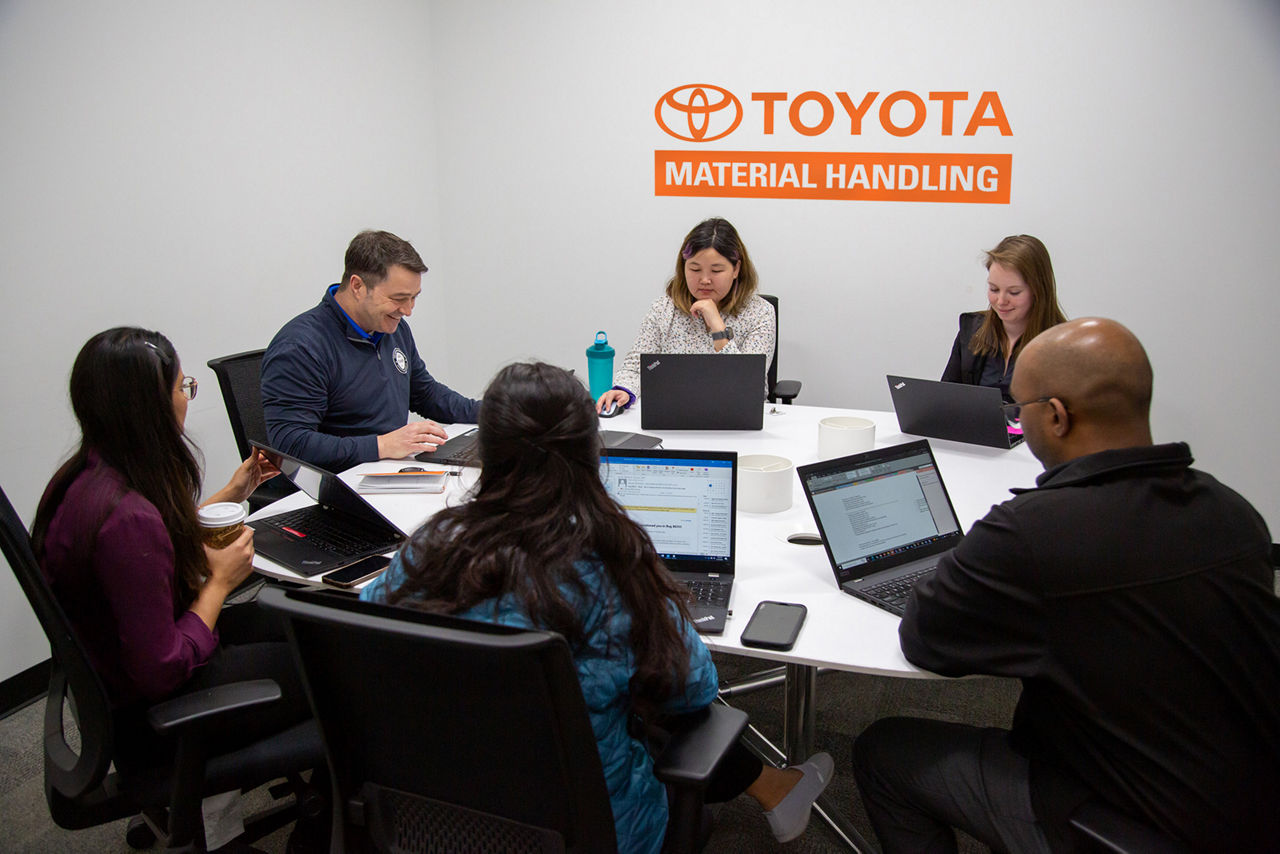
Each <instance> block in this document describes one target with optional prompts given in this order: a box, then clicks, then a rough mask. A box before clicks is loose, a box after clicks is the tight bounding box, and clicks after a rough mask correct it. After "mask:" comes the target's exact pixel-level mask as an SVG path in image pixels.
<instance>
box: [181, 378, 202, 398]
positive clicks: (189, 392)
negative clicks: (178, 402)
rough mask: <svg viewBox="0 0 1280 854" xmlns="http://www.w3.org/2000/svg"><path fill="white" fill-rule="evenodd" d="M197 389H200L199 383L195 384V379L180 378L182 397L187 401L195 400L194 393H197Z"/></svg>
mask: <svg viewBox="0 0 1280 854" xmlns="http://www.w3.org/2000/svg"><path fill="white" fill-rule="evenodd" d="M199 388H200V383H198V382H196V378H195V377H183V378H182V395H183V397H185V398H186V399H187V400H195V399H196V391H198V390H199Z"/></svg>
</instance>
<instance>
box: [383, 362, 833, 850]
mask: <svg viewBox="0 0 1280 854" xmlns="http://www.w3.org/2000/svg"><path fill="white" fill-rule="evenodd" d="M598 430H599V422H598V420H597V417H596V412H595V407H594V404H593V402H592V400H591V397H590V395H589V394H588V392H587V390H586V389H585V388H584V387H583V386H582V384H581V383H580V382H578V380H577V379H575V378H574V377H573V376H572V375H570V374H569V373H568V372H567V371H564V370H562V369H560V368H556V367H553V366H551V365H545V364H514V365H510V366H508V367H506V368H504V369H503V370H502V371H501V372H499V374H498V375H497V377H495V378H494V380H493V382H492V383H490V385H489V388H488V389H487V390H486V391H485V393H484V406H482V407H481V408H480V458H481V461H482V463H483V467H482V468H481V472H480V479H479V482H478V483H477V485H476V489H475V493H474V495H473V496H472V497H471V498H470V500H468V501H467V502H465V503H463V504H461V505H459V506H456V507H449V508H446V509H444V510H442V511H440V512H439V513H437V514H436V515H434V516H433V517H431V518H430V519H429V520H428V521H427V522H426V523H425V524H424V525H423V526H422V527H421V528H419V529H418V531H417V532H415V533H414V535H413V536H412V537H411V538H410V540H409V542H408V543H407V544H406V546H405V548H404V549H403V550H402V551H401V553H400V554H399V555H397V556H396V558H395V560H394V561H393V562H392V564H391V566H390V567H389V568H388V570H387V572H386V573H384V574H383V575H382V576H381V577H380V578H379V579H378V580H377V581H375V582H374V583H372V584H370V585H369V586H368V587H367V588H366V589H365V590H364V591H363V592H362V594H361V596H362V598H365V599H372V600H374V601H385V602H390V603H392V604H402V605H408V606H412V607H417V608H422V609H424V610H428V611H435V612H439V613H447V614H457V615H460V616H463V617H467V618H470V619H475V620H484V621H488V622H495V623H504V624H507V625H513V626H520V627H526V628H539V629H550V630H552V631H556V632H559V633H560V634H562V635H564V637H565V638H566V639H567V640H568V642H569V646H570V648H571V649H572V650H573V656H574V661H575V664H576V666H577V670H578V679H579V681H580V682H581V684H582V694H583V698H584V700H585V701H586V705H587V710H588V712H589V714H590V717H591V725H592V728H593V730H594V731H595V735H596V740H597V742H598V744H599V748H600V759H601V763H602V765H603V766H604V773H605V781H606V784H607V787H608V790H609V798H610V801H611V803H612V806H613V816H614V827H615V829H616V832H617V837H618V848H619V850H620V851H635V852H657V851H658V850H659V849H660V848H661V846H662V838H663V834H664V832H665V830H666V825H667V799H666V793H665V791H664V789H663V787H662V784H661V783H659V782H658V780H657V779H656V778H655V777H654V776H653V761H652V759H651V758H650V756H649V753H648V751H647V750H646V749H645V745H644V743H643V742H642V741H640V740H639V739H637V738H636V737H634V736H633V735H632V734H631V728H629V726H628V724H629V722H630V721H631V718H632V716H637V717H639V718H640V719H642V720H645V721H650V722H653V721H658V720H660V719H661V718H662V716H664V715H670V714H679V713H682V712H688V711H693V710H695V709H700V708H703V707H704V706H707V705H708V704H710V703H711V701H712V700H714V699H715V696H716V685H717V676H716V669H715V665H714V664H713V663H712V661H711V655H710V653H709V652H708V651H707V648H706V646H705V645H704V644H703V643H702V640H701V639H700V638H699V637H698V635H697V633H696V632H695V631H694V630H693V627H692V625H691V623H690V622H689V619H688V614H687V612H686V609H685V605H684V593H683V588H682V587H681V586H679V585H678V583H677V582H676V581H675V580H674V579H672V577H671V575H670V574H669V573H668V572H667V570H666V568H665V566H663V564H662V561H661V559H660V558H659V557H658V556H657V554H656V553H655V551H654V548H653V544H652V542H651V541H650V540H649V537H648V535H647V534H646V533H645V531H644V529H642V528H641V527H640V526H639V525H637V524H636V523H635V522H633V521H632V520H631V519H630V518H628V517H627V515H626V513H625V512H624V511H623V510H622V508H621V507H619V506H618V504H617V503H616V502H615V501H614V500H613V499H612V498H611V497H610V496H609V494H608V493H607V492H606V491H605V488H604V483H603V481H602V480H601V478H600V470H599V466H600V462H599V436H598ZM831 773H832V761H831V757H829V756H827V755H826V754H817V755H815V756H814V757H813V758H811V759H810V760H809V761H808V762H806V763H805V764H804V765H800V766H797V767H792V768H781V769H779V768H772V767H767V766H764V765H763V764H762V763H761V762H760V760H759V759H757V758H756V757H754V756H753V755H752V754H751V753H750V752H749V751H747V749H746V748H745V747H743V746H742V745H741V744H739V745H737V746H736V747H735V748H734V750H732V751H731V753H730V754H729V756H727V757H726V758H725V760H724V762H722V763H721V767H720V768H719V769H717V772H716V776H715V778H714V779H713V780H712V782H711V785H710V787H709V789H708V793H707V800H708V801H715V800H728V799H730V798H733V797H736V796H737V795H739V794H741V793H743V792H746V793H747V794H749V795H751V796H752V797H754V798H755V799H756V800H757V801H759V802H760V804H761V806H762V807H763V808H764V809H765V810H766V816H767V817H768V819H769V823H770V827H771V828H772V830H773V832H774V835H775V836H777V837H778V838H779V839H780V840H782V841H786V840H789V839H794V838H795V837H797V836H799V835H800V834H801V833H802V832H803V831H804V828H805V825H806V824H807V822H808V819H809V812H810V807H811V805H812V804H813V801H814V799H815V798H816V797H817V796H818V794H819V793H821V791H822V789H823V788H824V787H825V786H826V784H827V782H828V781H829V780H830V779H831Z"/></svg>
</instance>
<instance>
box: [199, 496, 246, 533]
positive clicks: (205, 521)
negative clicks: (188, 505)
mask: <svg viewBox="0 0 1280 854" xmlns="http://www.w3.org/2000/svg"><path fill="white" fill-rule="evenodd" d="M196 516H197V518H199V520H200V525H201V526H202V527H205V528H225V527H227V526H228V525H235V524H237V523H239V522H243V521H244V520H245V518H246V517H247V516H248V514H246V513H245V512H244V508H243V507H241V506H240V505H239V504H234V503H232V502H230V501H219V502H217V503H214V504H206V505H205V506H203V507H201V508H200V509H199V510H198V511H196Z"/></svg>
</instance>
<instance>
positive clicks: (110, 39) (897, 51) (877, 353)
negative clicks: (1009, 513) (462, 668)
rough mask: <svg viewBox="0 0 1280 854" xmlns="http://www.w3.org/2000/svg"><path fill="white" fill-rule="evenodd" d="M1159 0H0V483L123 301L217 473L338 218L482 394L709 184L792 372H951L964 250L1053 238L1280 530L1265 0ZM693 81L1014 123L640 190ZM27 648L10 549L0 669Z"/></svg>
mask: <svg viewBox="0 0 1280 854" xmlns="http://www.w3.org/2000/svg"><path fill="white" fill-rule="evenodd" d="M1173 5H1174V4H1166V3H1162V2H1159V0H1134V1H1133V2H1129V3H1126V4H1102V3H1080V4H1074V5H1072V6H1070V7H1062V8H1058V7H1040V6H1036V5H1031V4H1026V3H1015V2H1010V1H1006V2H989V3H981V4H965V3H954V2H944V0H921V2H917V3H912V4H884V3H870V2H816V0H795V2H791V3H787V4H776V3H761V2H732V3H730V2H711V3H707V2H704V3H699V4H686V3H673V2H654V3H645V4H627V5H623V4H608V5H602V4H597V3H591V2H586V0H560V2H545V3H509V2H499V0H471V2H466V3H463V2H453V0H436V2H434V3H429V4H424V3H420V2H411V0H405V2H387V0H379V2H368V3H363V4H355V3H349V4H348V3H338V2H328V3H302V2H275V3H270V2H267V3H253V4H249V3H238V4H236V3H232V4H217V5H213V6H208V5H205V4H195V3H181V2H179V3H175V2H164V0H154V2H134V3H130V4H113V5H112V6H111V7H99V6H95V5H93V4H79V3H71V2H65V1H64V2H52V3H48V2H37V0H9V2H4V0H0V80H3V81H4V84H3V85H0V126H3V127H4V128H5V135H4V137H3V140H2V141H0V154H2V155H3V156H2V157H0V187H2V188H3V190H4V198H5V204H4V205H3V206H2V207H0V273H2V274H3V281H5V282H6V285H5V288H6V290H5V295H6V301H5V302H6V307H5V311H4V313H3V320H0V323H3V333H4V334H3V336H2V337H0V356H2V357H3V359H4V363H5V366H6V369H5V371H4V373H3V377H4V379H3V380H2V382H3V383H4V387H3V390H4V399H5V400H6V401H9V405H8V406H6V407H5V408H4V409H3V411H2V412H0V425H2V427H0V430H2V433H0V435H2V436H3V447H2V448H0V485H2V486H3V487H4V488H5V491H6V493H7V494H8V495H9V497H10V498H11V500H13V502H14V504H15V506H16V507H17V508H18V510H19V512H20V513H21V514H22V515H23V517H24V518H25V519H27V520H28V521H29V520H30V519H31V517H32V515H33V514H34V510H35V504H36V501H37V499H38V497H39V493H40V490H41V489H42V487H43V485H44V483H45V481H46V480H47V478H48V476H49V474H50V473H51V472H52V470H53V469H54V467H55V466H56V464H57V462H58V461H59V460H60V459H61V458H62V456H63V455H65V453H66V452H67V451H68V450H69V449H70V447H71V445H72V442H73V441H74V437H75V429H74V423H73V421H72V419H71V416H70V412H69V407H68V406H67V403H66V391H65V389H66V377H67V373H68V370H69V368H70V364H71V361H72V359H73V358H74V355H75V353H76V351H77V349H78V348H79V347H80V345H81V344H82V343H83V342H84V340H85V339H86V338H88V337H89V336H90V335H91V334H93V333H94V332H97V331H99V330H101V329H104V328H106V327H108V326H112V325H116V324H121V323H130V324H138V325H142V326H148V327H153V328H159V329H161V330H163V331H165V332H166V334H168V335H169V336H170V337H171V338H172V339H173V340H174V343H175V345H176V346H177V348H178V350H179V353H180V354H181V356H182V357H183V361H184V366H185V367H186V369H187V372H188V373H191V374H194V375H195V376H197V377H198V378H199V379H200V380H201V382H202V383H203V386H204V388H203V391H202V393H201V396H200V397H199V398H198V399H197V400H196V402H195V403H194V404H193V405H192V408H191V410H190V414H189V416H188V424H189V428H190V430H191V432H192V434H193V435H194V436H195V437H196V439H197V441H198V442H199V443H200V445H201V446H202V447H203V448H204V450H205V453H206V457H207V459H208V462H209V466H208V467H209V469H210V471H211V475H210V477H211V479H215V480H216V479H220V478H222V477H225V475H226V473H227V472H228V471H229V469H230V467H231V466H232V465H233V463H234V456H235V454H234V448H233V444H232V441H231V435H230V431H229V429H228V427H227V423H226V415H225V412H224V410H223V407H222V403H221V400H220V397H219V396H218V394H217V392H216V382H215V381H214V379H213V376H212V374H211V373H210V372H209V371H208V370H207V369H205V368H204V362H205V361H206V360H207V359H209V358H211V357H213V356H215V355H222V354H226V353H232V352H237V351H239V350H244V349H249V348H252V347H257V346H262V345H263V344H265V342H266V341H267V340H268V339H269V338H270V336H271V334H272V333H273V332H274V331H275V329H276V328H278V327H279V325H280V324H281V323H283V322H284V321H285V320H286V319H288V318H289V317H290V316H292V315H293V314H295V313H297V312H298V311H300V310H302V309H303V308H305V307H307V306H309V305H311V304H313V303H314V302H315V301H316V300H317V299H318V298H319V296H320V289H321V287H322V286H323V285H324V284H326V283H328V282H331V281H334V280H336V278H337V277H338V275H339V273H340V271H341V260H342V257H341V256H342V251H343V249H344V248H345V245H346V242H347V241H348V240H349V239H350V237H351V235H352V234H354V233H355V232H356V231H357V230H359V229H361V228H365V227H380V228H388V229H390V230H393V231H395V232H397V233H399V234H401V235H402V236H404V237H406V238H408V239H410V240H412V241H413V242H414V243H415V245H416V246H417V247H418V249H419V250H420V251H421V252H422V254H423V257H424V258H425V259H426V261H427V263H428V265H429V266H430V267H431V272H430V273H429V274H428V275H427V277H426V279H425V286H426V290H425V292H424V297H423V299H421V300H420V301H419V303H418V309H417V313H416V315H415V319H414V321H413V326H414V328H415V330H416V334H417V337H418V341H419V346H420V348H421V349H422V350H423V351H424V352H425V353H426V354H427V358H428V365H429V367H431V369H432V370H433V372H434V373H436V374H437V375H438V376H440V377H441V378H443V379H444V380H445V381H446V382H448V383H449V384H450V385H452V386H454V387H455V388H458V389H459V390H461V391H464V392H466V393H468V394H479V392H480V391H481V389H482V388H483V386H484V383H485V382H486V381H487V380H488V378H489V377H490V376H491V375H492V374H493V372H494V371H495V370H496V369H497V368H498V367H499V366H500V365H501V364H502V363H504V362H506V361H509V360H511V359H515V358H523V357H528V356H539V357H542V358H546V359H549V360H552V361H556V362H558V363H561V364H564V365H566V366H572V367H577V368H578V369H579V370H580V371H581V370H583V369H585V364H584V361H585V360H584V358H583V352H582V351H583V350H584V349H585V347H586V346H587V344H588V343H589V342H590V341H591V338H592V335H593V334H594V332H595V330H596V329H598V328H604V329H607V330H608V331H609V333H610V336H611V339H612V341H613V343H614V345H615V346H616V347H617V348H618V349H619V351H620V353H621V352H625V350H626V348H627V347H628V346H629V345H630V343H631V339H632V337H633V336H634V334H635V330H636V327H637V325H638V323H639V319H640V317H641V315H642V313H643V311H644V308H645V306H647V305H648V303H649V302H650V301H651V300H652V299H653V297H654V296H656V295H657V294H658V293H659V291H660V289H661V287H662V284H663V282H664V281H665V279H666V277H667V276H669V275H670V272H671V268H672V266H673V262H674V254H675V251H676V249H677V247H678V244H679V241H680V238H681V237H682V236H683V235H684V233H685V232H686V231H687V230H688V229H689V228H690V227H691V226H692V225H693V224H694V223H696V222H697V221H698V220H700V219H702V218H703V217H705V216H709V215H713V214H720V215H724V216H727V217H728V218H730V219H731V220H733V222H734V223H735V224H736V225H737V226H738V227H739V229H740V231H741V232H742V234H743V236H744V237H745V239H746V241H747V243H748V246H749V247H750V249H751V253H752V256H753V258H754V260H755V261H756V264H757V266H758V268H759V269H760V272H761V276H762V281H763V283H764V286H765V288H766V289H767V290H770V291H773V292H775V293H778V294H780V295H781V296H782V298H783V300H784V302H783V317H782V330H783V331H782V341H781V343H782V358H781V364H782V367H783V374H784V375H786V376H789V377H796V378H801V379H803V380H804V383H805V388H804V392H803V394H802V397H801V402H802V403H803V402H807V403H815V404H832V405H849V406H861V407H875V408H887V407H888V405H889V401H888V396H887V393H886V390H885V387H884V380H883V376H884V374H885V373H887V372H890V371H893V372H901V373H909V374H917V375H921V376H934V375H936V374H938V373H940V372H941V369H942V365H943V364H944V362H945V360H946V356H947V352H948V348H949V346H950V342H951V339H952V337H953V335H954V327H955V315H956V314H957V313H958V312H959V311H962V310H967V309H973V308H979V307H981V306H982V305H983V290H984V282H985V279H984V271H983V269H982V267H981V265H980V263H979V258H980V251H981V250H982V249H984V248H988V247H990V246H992V245H994V243H995V242H996V241H997V240H998V239H999V238H1000V237H1001V236H1003V235H1005V234H1009V233H1014V232H1028V233H1032V234H1036V235H1038V236H1040V237H1042V238H1043V239H1044V240H1045V242H1046V244H1047V245H1048V246H1049V248H1050V251H1051V252H1052V254H1053V258H1054V265H1055V268H1056V271H1057V275H1058V282H1059V286H1060V289H1061V296H1062V301H1063V304H1064V306H1065V308H1066V310H1067V312H1068V313H1069V314H1071V315H1073V316H1080V315H1084V314H1103V315H1109V316H1113V317H1116V318H1119V319H1120V320H1122V321H1124V322H1126V323H1127V324H1129V325H1130V326H1131V327H1132V328H1133V329H1134V330H1135V331H1136V332H1137V334H1138V335H1139V336H1140V337H1141V338H1142V339H1143V341H1144V342H1145V343H1146V345H1147V347H1148V350H1149V351H1150V354H1151V357H1152V361H1153V362H1154V364H1155V370H1156V398H1157V399H1156V406H1155V411H1154V426H1155V432H1156V436H1157V439H1158V440H1173V439H1186V440H1188V441H1190V442H1191V444H1192V448H1193V450H1194V451H1195V452H1196V454H1197V457H1198V460H1199V465H1200V466H1201V467H1202V468H1205V469H1206V470H1209V471H1212V472H1214V473H1215V474H1217V475H1218V476H1219V477H1220V478H1222V479H1223V480H1224V481H1226V482H1227V483H1229V484H1231V485H1233V486H1235V487H1236V488H1237V489H1239V490H1240V491H1241V492H1242V493H1244V494H1245V496H1246V497H1248V498H1249V499H1250V500H1252V501H1253V502H1254V503H1255V505H1256V506H1258V508H1259V509H1260V510H1261V511H1262V512H1263V514H1264V516H1265V517H1266V518H1267V520H1268V522H1269V524H1270V525H1271V527H1272V528H1273V530H1280V487H1277V486H1276V485H1275V482H1274V473H1275V472H1276V470H1277V468H1278V466H1277V462H1280V451H1277V449H1276V446H1275V444H1274V443H1273V442H1272V441H1271V436H1270V433H1271V431H1270V430H1269V429H1268V428H1269V425H1271V424H1274V423H1277V421H1278V420H1280V402H1278V401H1277V397H1276V394H1275V388H1276V383H1275V381H1274V380H1273V379H1272V365H1274V364H1275V363H1276V361H1277V359H1276V356H1277V354H1278V352H1280V347H1277V344H1276V342H1275V338H1274V336H1273V335H1272V334H1271V331H1270V329H1269V327H1270V325H1271V321H1272V318H1273V317H1274V316H1275V315H1276V314H1277V313H1278V312H1277V309H1280V298H1278V297H1277V296H1276V284H1277V282H1276V279H1277V274H1276V272H1275V271H1276V270H1277V269H1280V242H1278V241H1277V240H1276V239H1275V235H1276V226H1277V223H1280V154H1278V153H1277V146H1276V139H1277V138H1280V114H1278V113H1277V111H1276V109H1275V105H1276V104H1277V103H1280V10H1278V9H1277V7H1276V5H1275V4H1274V3H1272V2H1269V0H1252V2H1250V1H1249V0H1232V2H1224V3H1215V4H1209V3H1201V4H1177V8H1170V7H1171V6H1173ZM690 82H709V83H716V84H719V85H722V86H725V87H727V88H730V89H732V90H733V91H735V92H737V93H738V94H739V96H740V97H742V96H745V95H746V94H747V93H750V92H752V91H763V90H785V91H788V92H791V93H792V94H795V93H798V92H800V91H803V90H806V89H816V90H819V91H825V92H828V93H832V92H835V91H840V90H847V91H850V92H852V93H860V92H865V91H868V90H871V89H878V90H881V91H884V92H888V91H893V90H896V89H909V90H913V91H917V92H927V91H930V90H936V89H961V90H967V91H970V92H975V93H976V92H978V91H982V90H988V89H991V90H996V91H998V92H999V93H1000V96H1001V99H1002V102H1003V104H1004V107H1005V109H1006V111H1007V113H1008V117H1009V121H1010V124H1011V126H1012V129H1013V132H1014V133H1013V136H1012V137H1009V138H1000V137H999V136H998V135H995V134H991V133H990V132H986V133H980V134H979V135H978V136H977V137H976V138H971V139H968V140H963V139H950V140H944V139H942V138H940V136H939V134H938V132H937V130H936V128H934V129H932V130H930V129H929V127H928V126H927V127H926V129H925V130H923V131H921V132H920V133H919V134H917V135H916V136H914V137H910V138H907V139H905V140H900V139H896V138H893V137H890V136H889V135H888V134H886V133H884V131H883V130H881V129H879V127H878V125H877V124H875V123H868V124H867V125H866V126H864V133H863V135H862V136H861V137H849V136H848V135H847V134H845V135H844V136H842V137H841V136H837V135H833V134H828V135H825V136H823V137H820V138H816V139H809V138H803V139H802V138H800V137H798V136H797V135H796V134H794V132H792V131H790V130H789V128H786V127H785V125H784V126H780V128H779V131H778V133H776V134H775V135H773V136H772V137H765V136H763V135H762V134H761V133H760V132H759V126H758V123H757V124H756V125H754V126H748V124H749V123H747V122H744V126H743V127H742V128H741V129H740V130H739V131H737V132H735V134H734V136H733V137H732V138H731V139H732V146H731V147H733V148H746V149H762V150H768V149H780V150H841V149H847V150H867V151H929V150H961V151H973V152H980V151H995V152H1008V153H1012V155H1013V195H1012V202H1011V203H1010V204H1009V205H1003V206H985V205H938V204H912V203H877V202H832V201H826V202H804V201H767V200H730V199H671V198H655V197H654V195H653V174H652V172H653V166H652V163H653V151H654V150H655V149H658V148H679V147H681V146H680V145H679V144H676V143H675V142H674V141H673V140H671V139H670V138H669V137H667V136H666V135H665V134H663V133H662V132H661V130H660V129H659V128H658V127H657V125H656V124H655V123H654V121H653V106H654V103H655V102H656V100H657V98H658V96H659V95H661V94H662V93H663V92H665V91H667V90H668V89H670V88H672V87H674V86H677V85H680V84H684V83H690ZM747 106H748V110H750V109H751V105H750V104H748V105H747ZM725 147H730V146H727V145H726V146H725ZM45 655H47V646H46V645H45V643H44V641H43V638H42V635H41V634H40V632H39V629H38V628H37V627H36V625H35V621H34V619H33V618H31V617H30V614H29V611H28V609H27V606H26V604H25V601H24V600H23V599H22V597H21V594H20V593H19V591H18V589H17V587H16V585H15V584H14V583H13V581H12V579H11V578H10V577H9V576H8V575H7V574H6V573H0V679H2V678H6V677H8V676H10V675H12V674H14V673H16V672H18V671H20V670H22V669H24V668H25V667H28V666H30V665H31V664H34V663H35V662H37V661H38V660H40V659H41V658H43V657H44V656H45Z"/></svg>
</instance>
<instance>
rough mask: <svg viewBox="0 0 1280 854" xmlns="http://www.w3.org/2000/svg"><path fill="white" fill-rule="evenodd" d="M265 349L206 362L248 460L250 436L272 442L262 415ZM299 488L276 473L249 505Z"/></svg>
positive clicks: (264, 502)
mask: <svg viewBox="0 0 1280 854" xmlns="http://www.w3.org/2000/svg"><path fill="white" fill-rule="evenodd" d="M265 352H267V351H266V350H248V351H246V352H244V353H236V354H234V355H231V356H222V357H221V358H218V359H210V360H209V361H208V362H207V364H208V365H209V368H210V369H211V370H212V371H213V374H214V376H216V377H217V378H218V387H219V388H221V389H222V400H223V402H224V403H225V404H226V405H227V417H228V418H230V419H231V433H232V434H233V435H234V436H235V438H236V448H237V450H239V452H240V459H242V460H247V459H248V458H249V454H251V453H253V448H252V446H250V445H249V440H250V439H253V440H256V441H258V442H262V443H263V444H264V445H269V444H271V443H270V442H268V441H267V422H266V419H265V418H263V415H262V354H263V353H265ZM297 491H298V488H297V487H296V486H294V485H293V484H292V483H290V482H289V479H288V478H284V477H273V478H271V480H269V481H267V482H266V483H264V484H262V485H261V486H259V487H258V488H257V490H255V491H254V493H253V495H251V496H249V508H250V510H251V511H252V510H259V509H261V508H263V507H265V506H267V505H268V504H270V503H271V502H273V501H277V500H279V499H281V498H284V497H285V496H286V495H288V494H290V493H292V492H297Z"/></svg>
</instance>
